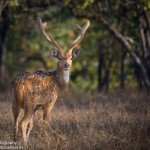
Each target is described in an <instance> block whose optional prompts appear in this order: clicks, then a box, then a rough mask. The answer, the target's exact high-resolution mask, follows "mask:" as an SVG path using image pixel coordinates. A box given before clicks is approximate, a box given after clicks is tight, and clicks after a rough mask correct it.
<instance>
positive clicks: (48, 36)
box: [36, 17, 62, 51]
mask: <svg viewBox="0 0 150 150" xmlns="http://www.w3.org/2000/svg"><path fill="white" fill-rule="evenodd" d="M36 21H37V24H38V26H39V29H40V32H41V34H42V35H43V37H44V38H45V39H46V40H47V41H48V42H49V43H51V44H52V45H53V46H54V47H55V48H57V50H58V51H61V50H62V48H61V47H60V46H59V45H58V44H57V42H56V41H55V40H54V38H53V37H52V35H51V34H49V35H47V34H46V32H45V27H46V23H42V20H41V18H40V17H37V19H36Z"/></svg>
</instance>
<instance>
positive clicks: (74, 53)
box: [72, 49, 80, 58]
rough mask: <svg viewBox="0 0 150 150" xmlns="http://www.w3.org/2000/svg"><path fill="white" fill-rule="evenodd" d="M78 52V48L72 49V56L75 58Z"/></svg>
mask: <svg viewBox="0 0 150 150" xmlns="http://www.w3.org/2000/svg"><path fill="white" fill-rule="evenodd" d="M79 54H80V50H78V49H75V50H73V52H72V57H73V58H77V57H78V56H79Z"/></svg>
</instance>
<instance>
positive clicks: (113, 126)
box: [0, 91, 150, 150]
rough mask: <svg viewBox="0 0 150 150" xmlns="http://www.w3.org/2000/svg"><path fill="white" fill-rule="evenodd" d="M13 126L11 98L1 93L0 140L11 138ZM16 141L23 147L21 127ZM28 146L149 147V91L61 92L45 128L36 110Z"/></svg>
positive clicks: (68, 149) (64, 149)
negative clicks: (110, 92)
mask: <svg viewBox="0 0 150 150" xmlns="http://www.w3.org/2000/svg"><path fill="white" fill-rule="evenodd" d="M21 116H22V115H21ZM21 116H20V118H21ZM12 125H13V122H12V115H11V105H10V100H9V98H8V95H7V94H4V93H3V94H2V93H1V94H0V141H5V142H7V141H12V139H13V133H12V129H13V128H12ZM17 144H18V145H20V146H23V141H22V136H21V130H19V137H18V143H17ZM28 145H29V147H28V149H30V150H32V149H35V150H40V149H41V150H42V149H43V150H48V149H50V150H55V149H56V150H148V149H150V94H146V93H138V92H131V91H128V92H127V91H126V92H119V91H117V92H115V93H112V94H107V95H104V94H98V93H84V92H83V93H81V92H70V93H64V94H62V95H61V96H60V97H59V99H58V101H57V102H56V105H55V106H54V109H53V111H52V115H51V119H50V122H49V127H48V129H47V130H44V129H43V126H42V112H40V111H39V112H37V113H36V116H35V121H34V127H33V130H32V131H31V134H30V137H29V144H28ZM0 146H2V144H0Z"/></svg>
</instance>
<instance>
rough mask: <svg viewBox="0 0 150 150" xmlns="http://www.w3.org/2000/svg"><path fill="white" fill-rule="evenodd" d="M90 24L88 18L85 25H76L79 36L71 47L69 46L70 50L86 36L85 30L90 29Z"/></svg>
mask: <svg viewBox="0 0 150 150" xmlns="http://www.w3.org/2000/svg"><path fill="white" fill-rule="evenodd" d="M89 26H90V21H89V20H87V21H86V23H85V24H84V26H83V27H80V26H79V25H76V27H77V29H78V31H79V35H78V37H77V38H76V40H75V41H73V42H72V43H71V44H70V45H69V47H68V51H72V50H73V48H75V47H76V46H77V45H78V44H79V43H80V42H81V41H82V39H83V37H84V34H85V31H86V30H87V29H88V27H89Z"/></svg>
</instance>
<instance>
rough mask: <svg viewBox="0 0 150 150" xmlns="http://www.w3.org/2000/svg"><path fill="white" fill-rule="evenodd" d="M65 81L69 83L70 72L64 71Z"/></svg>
mask: <svg viewBox="0 0 150 150" xmlns="http://www.w3.org/2000/svg"><path fill="white" fill-rule="evenodd" d="M63 79H64V81H65V82H66V83H68V82H69V71H68V70H67V71H63Z"/></svg>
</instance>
